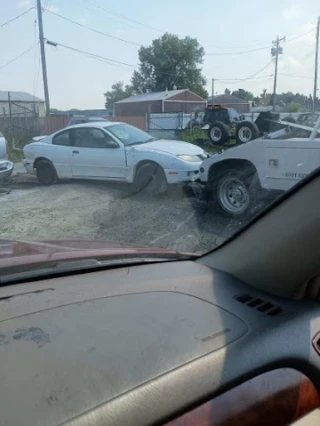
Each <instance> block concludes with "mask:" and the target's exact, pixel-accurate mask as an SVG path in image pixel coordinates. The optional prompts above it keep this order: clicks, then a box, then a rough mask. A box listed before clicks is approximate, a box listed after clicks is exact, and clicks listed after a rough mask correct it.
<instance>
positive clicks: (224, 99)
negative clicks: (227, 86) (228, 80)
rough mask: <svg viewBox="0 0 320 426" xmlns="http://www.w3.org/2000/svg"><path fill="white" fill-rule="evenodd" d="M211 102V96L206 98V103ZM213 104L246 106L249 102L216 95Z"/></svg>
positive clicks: (230, 96)
mask: <svg viewBox="0 0 320 426" xmlns="http://www.w3.org/2000/svg"><path fill="white" fill-rule="evenodd" d="M211 102H212V96H210V97H209V98H208V103H211ZM213 102H214V104H216V105H217V104H248V103H249V102H248V101H246V100H244V99H241V98H238V97H237V96H233V95H226V94H223V95H217V96H214V97H213Z"/></svg>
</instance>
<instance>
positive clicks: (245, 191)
mask: <svg viewBox="0 0 320 426" xmlns="http://www.w3.org/2000/svg"><path fill="white" fill-rule="evenodd" d="M258 188H259V185H258V181H257V178H256V173H255V172H254V171H253V170H252V169H250V170H248V171H246V170H244V171H242V170H239V169H234V168H231V169H227V170H224V171H221V173H219V174H218V175H217V176H215V179H214V182H212V183H211V184H209V188H208V190H210V199H211V200H212V201H213V204H214V209H215V210H216V209H218V210H219V212H220V213H222V214H223V215H224V216H228V217H234V218H238V219H240V218H241V219H242V218H246V217H247V216H248V215H249V214H250V212H251V210H252V209H253V207H255V206H256V205H257V194H258Z"/></svg>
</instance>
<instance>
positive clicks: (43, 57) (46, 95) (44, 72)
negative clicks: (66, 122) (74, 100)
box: [37, 0, 50, 115]
mask: <svg viewBox="0 0 320 426" xmlns="http://www.w3.org/2000/svg"><path fill="white" fill-rule="evenodd" d="M37 12H38V25H39V40H40V53H41V64H42V78H43V89H44V100H45V103H46V115H50V100H49V89H48V78H47V64H46V51H45V48H44V36H43V24H42V7H41V0H37Z"/></svg>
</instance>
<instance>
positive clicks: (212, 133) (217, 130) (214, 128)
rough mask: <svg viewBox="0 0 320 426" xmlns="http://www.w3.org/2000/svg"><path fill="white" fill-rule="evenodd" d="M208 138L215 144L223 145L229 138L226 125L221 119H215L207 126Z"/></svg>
mask: <svg viewBox="0 0 320 426" xmlns="http://www.w3.org/2000/svg"><path fill="white" fill-rule="evenodd" d="M208 133H209V139H210V140H211V142H212V143H213V144H215V145H218V146H221V145H224V144H225V143H226V142H227V141H228V139H229V130H228V127H227V126H226V125H225V124H224V123H222V122H221V121H217V122H215V123H213V124H211V126H210V127H209V130H208Z"/></svg>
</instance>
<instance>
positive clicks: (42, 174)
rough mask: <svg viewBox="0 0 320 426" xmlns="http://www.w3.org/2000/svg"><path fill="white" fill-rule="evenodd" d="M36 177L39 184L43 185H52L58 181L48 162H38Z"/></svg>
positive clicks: (52, 167)
mask: <svg viewBox="0 0 320 426" xmlns="http://www.w3.org/2000/svg"><path fill="white" fill-rule="evenodd" d="M36 175H37V178H38V180H39V182H40V183H42V184H44V185H53V184H54V183H56V182H57V180H58V176H57V172H56V169H55V167H54V165H53V164H52V163H51V161H49V160H40V161H38V163H37V164H36Z"/></svg>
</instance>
